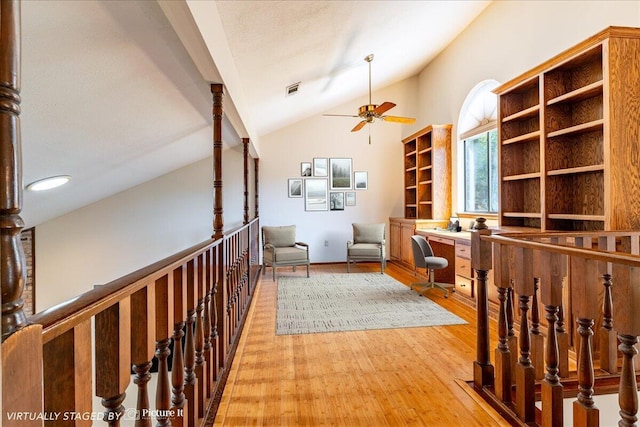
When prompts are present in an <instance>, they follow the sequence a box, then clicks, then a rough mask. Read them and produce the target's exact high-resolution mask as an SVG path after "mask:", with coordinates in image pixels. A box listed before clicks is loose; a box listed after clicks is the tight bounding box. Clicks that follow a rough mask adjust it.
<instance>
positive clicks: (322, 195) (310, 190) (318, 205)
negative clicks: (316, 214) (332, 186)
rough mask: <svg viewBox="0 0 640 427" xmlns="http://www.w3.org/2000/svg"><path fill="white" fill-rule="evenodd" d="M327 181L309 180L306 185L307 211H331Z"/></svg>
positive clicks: (305, 201) (319, 179)
mask: <svg viewBox="0 0 640 427" xmlns="http://www.w3.org/2000/svg"><path fill="white" fill-rule="evenodd" d="M328 195H329V194H328V191H327V180H326V179H322V178H318V179H316V178H308V179H306V180H305V183H304V199H305V200H304V208H305V210H307V211H326V210H329V201H328V200H327V198H328Z"/></svg>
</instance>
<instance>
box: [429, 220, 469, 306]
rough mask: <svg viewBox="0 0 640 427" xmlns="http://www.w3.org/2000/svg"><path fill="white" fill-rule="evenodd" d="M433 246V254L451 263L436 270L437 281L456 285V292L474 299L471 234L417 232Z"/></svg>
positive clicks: (433, 231) (464, 232)
mask: <svg viewBox="0 0 640 427" xmlns="http://www.w3.org/2000/svg"><path fill="white" fill-rule="evenodd" d="M416 234H420V235H422V236H424V237H425V238H426V239H427V240H428V241H429V244H430V245H431V248H432V249H433V253H434V255H436V256H441V257H443V258H446V259H447V261H449V266H448V267H447V268H444V269H441V270H436V274H435V277H436V281H437V282H444V283H454V284H455V289H456V292H459V293H460V294H462V295H464V296H466V297H468V298H474V296H475V293H474V288H473V271H472V270H471V234H470V233H469V232H468V231H460V232H454V231H446V230H424V229H423V230H416Z"/></svg>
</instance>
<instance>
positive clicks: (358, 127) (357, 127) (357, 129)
mask: <svg viewBox="0 0 640 427" xmlns="http://www.w3.org/2000/svg"><path fill="white" fill-rule="evenodd" d="M366 124H367V121H366V120H362V121H361V122H360V123H358V124H357V125H356V127H354V128H353V129H351V132H357V131H359V130H360V129H362V128H363V127H364V125H366Z"/></svg>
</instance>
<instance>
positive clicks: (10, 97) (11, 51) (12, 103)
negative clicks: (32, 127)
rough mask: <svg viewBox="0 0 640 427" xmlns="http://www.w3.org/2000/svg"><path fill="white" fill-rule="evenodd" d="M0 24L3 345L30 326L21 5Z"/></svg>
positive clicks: (5, 9) (5, 10)
mask: <svg viewBox="0 0 640 427" xmlns="http://www.w3.org/2000/svg"><path fill="white" fill-rule="evenodd" d="M0 19H1V21H0V46H1V47H2V49H1V50H0V55H1V56H0V263H1V265H0V279H1V286H2V341H5V340H6V339H7V337H9V335H11V334H12V333H14V332H15V331H17V330H19V329H21V328H23V327H24V326H25V325H26V324H27V317H26V315H25V314H24V311H23V309H22V307H23V305H24V302H23V300H22V290H23V288H24V283H25V281H26V270H25V256H24V252H23V250H22V243H21V242H20V232H21V231H22V229H23V228H24V222H23V221H22V218H21V217H20V212H21V211H22V150H21V141H20V117H19V116H20V2H18V1H16V0H14V1H3V2H2V10H1V11H0Z"/></svg>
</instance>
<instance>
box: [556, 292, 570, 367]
mask: <svg viewBox="0 0 640 427" xmlns="http://www.w3.org/2000/svg"><path fill="white" fill-rule="evenodd" d="M564 288H565V286H564V282H563V284H562V289H563V290H564ZM564 325H565V322H564V301H563V303H562V304H561V305H560V306H559V307H558V320H557V321H556V337H557V341H558V369H559V370H560V377H562V378H569V372H570V370H569V333H568V332H567V330H566V328H565V327H564Z"/></svg>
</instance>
